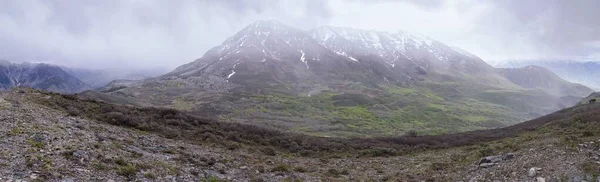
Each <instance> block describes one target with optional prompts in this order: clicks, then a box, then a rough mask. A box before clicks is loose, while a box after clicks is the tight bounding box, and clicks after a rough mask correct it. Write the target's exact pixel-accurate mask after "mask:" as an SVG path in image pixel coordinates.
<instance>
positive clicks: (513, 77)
mask: <svg viewBox="0 0 600 182" xmlns="http://www.w3.org/2000/svg"><path fill="white" fill-rule="evenodd" d="M497 70H498V72H499V73H500V74H501V75H503V76H505V77H506V78H508V80H510V81H511V82H513V83H514V84H517V85H519V86H521V87H523V88H530V89H541V90H544V91H545V92H548V93H550V94H553V95H558V96H576V97H585V96H587V95H589V94H590V93H592V92H594V90H592V89H590V88H588V87H586V86H583V85H581V84H577V83H571V82H568V81H566V80H563V79H562V78H560V77H558V76H557V75H556V74H554V73H552V71H550V70H548V69H546V68H544V67H540V66H525V67H522V68H498V69H497Z"/></svg>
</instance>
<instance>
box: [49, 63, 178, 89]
mask: <svg viewBox="0 0 600 182" xmlns="http://www.w3.org/2000/svg"><path fill="white" fill-rule="evenodd" d="M61 68H62V69H63V70H65V71H66V72H67V73H69V74H71V75H73V76H75V77H77V78H79V79H80V80H81V81H83V82H85V83H87V84H89V85H90V86H92V87H93V88H99V87H103V86H105V85H106V84H109V83H110V82H112V81H113V80H141V79H145V78H150V77H155V76H159V75H161V74H164V73H166V72H167V70H162V69H127V70H116V69H89V68H74V67H68V66H61Z"/></svg>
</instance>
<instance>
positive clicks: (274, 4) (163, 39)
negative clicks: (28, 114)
mask: <svg viewBox="0 0 600 182" xmlns="http://www.w3.org/2000/svg"><path fill="white" fill-rule="evenodd" d="M598 8H600V1H599V0H448V1H442V0H397V1H394V0H279V1H278V0H195V1H192V0H0V59H6V60H9V61H13V62H23V61H29V62H50V63H55V64H62V65H69V66H75V67H90V68H127V67H140V68H156V67H162V68H168V69H172V68H174V67H176V66H178V65H181V64H184V63H187V62H191V61H193V60H194V59H197V58H199V57H201V56H202V55H203V54H204V53H205V52H206V51H207V50H208V49H210V48H212V47H214V46H217V45H219V44H221V42H223V41H224V40H225V39H226V38H228V37H229V36H232V35H233V34H235V33H236V32H237V31H239V30H241V29H242V28H243V27H244V26H246V25H247V24H250V23H252V22H254V21H256V20H278V21H280V22H282V23H285V24H288V25H290V26H293V27H296V28H300V29H304V30H309V29H312V28H315V27H318V26H321V25H334V26H343V27H352V28H361V29H372V30H381V31H390V32H396V31H398V30H404V31H409V32H418V33H421V34H424V35H427V36H429V37H431V38H433V39H436V40H439V41H441V42H443V43H446V44H448V45H451V46H457V47H460V48H462V49H464V50H467V51H469V52H472V53H474V54H476V55H478V56H480V57H482V58H483V59H484V60H486V61H489V62H493V61H499V60H510V59H533V58H536V59H574V60H600V19H598V18H599V17H600V11H598Z"/></svg>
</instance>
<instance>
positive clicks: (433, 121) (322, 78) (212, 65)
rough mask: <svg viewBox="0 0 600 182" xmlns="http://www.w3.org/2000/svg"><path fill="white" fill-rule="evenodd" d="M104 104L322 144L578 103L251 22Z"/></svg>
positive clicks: (366, 40)
mask: <svg viewBox="0 0 600 182" xmlns="http://www.w3.org/2000/svg"><path fill="white" fill-rule="evenodd" d="M100 91H102V92H104V93H106V96H102V97H103V98H105V99H107V98H109V97H116V98H112V99H110V100H122V101H130V100H133V101H135V102H137V104H138V105H144V106H160V107H170V108H175V109H179V110H184V111H190V112H192V113H195V114H198V115H210V116H213V117H219V118H220V119H221V120H223V121H230V122H240V123H252V124H257V125H260V126H268V127H274V128H281V129H286V130H291V131H297V132H302V133H310V134H313V135H323V136H383V135H397V134H402V133H406V132H409V131H411V130H417V131H421V132H426V133H430V134H439V133H448V132H459V131H467V130H475V129H483V128H494V127H501V126H506V125H510V124H514V123H517V122H520V121H524V120H527V119H531V118H534V117H537V116H541V115H543V114H547V113H550V112H553V111H556V110H558V109H560V108H564V107H568V106H570V105H572V104H574V103H577V102H578V101H579V100H580V99H581V98H577V97H570V96H565V95H553V94H550V93H547V92H545V91H544V90H535V89H527V88H522V87H520V86H518V85H515V84H513V83H512V82H510V81H509V80H508V79H507V78H505V77H504V76H502V75H500V74H498V73H497V72H496V71H495V70H494V68H493V67H491V66H490V65H487V64H486V63H485V62H483V61H482V60H481V59H480V58H478V57H476V56H473V55H471V54H469V53H467V52H465V51H462V50H460V49H457V48H451V47H448V46H446V45H444V44H442V43H440V42H437V41H435V40H431V39H429V38H427V37H423V36H417V35H410V34H408V33H404V32H400V33H395V34H393V33H386V32H377V31H367V30H356V29H348V28H336V27H322V28H317V29H315V30H311V31H302V30H298V29H295V28H293V27H289V26H287V25H284V24H281V23H279V22H275V21H257V22H255V23H253V24H251V25H248V26H247V27H245V28H244V29H243V30H241V31H240V32H238V33H237V34H235V35H234V36H232V37H231V38H229V39H227V40H226V41H224V42H223V43H222V44H221V45H218V46H216V47H215V48H213V49H211V50H209V51H208V52H206V54H205V55H204V56H203V57H201V58H199V59H197V60H195V61H193V62H191V63H188V64H185V65H182V66H180V67H178V68H177V69H175V70H174V71H172V72H170V73H167V74H165V75H163V76H160V77H157V78H152V79H146V80H143V81H138V82H127V83H121V82H115V83H114V84H111V85H109V86H107V87H105V88H102V89H100Z"/></svg>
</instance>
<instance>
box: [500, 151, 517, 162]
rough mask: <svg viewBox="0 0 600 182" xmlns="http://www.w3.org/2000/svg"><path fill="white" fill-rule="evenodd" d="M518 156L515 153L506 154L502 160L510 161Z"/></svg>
mask: <svg viewBox="0 0 600 182" xmlns="http://www.w3.org/2000/svg"><path fill="white" fill-rule="evenodd" d="M516 155H517V154H515V153H507V154H504V155H502V160H509V159H512V158H515V156H516Z"/></svg>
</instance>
